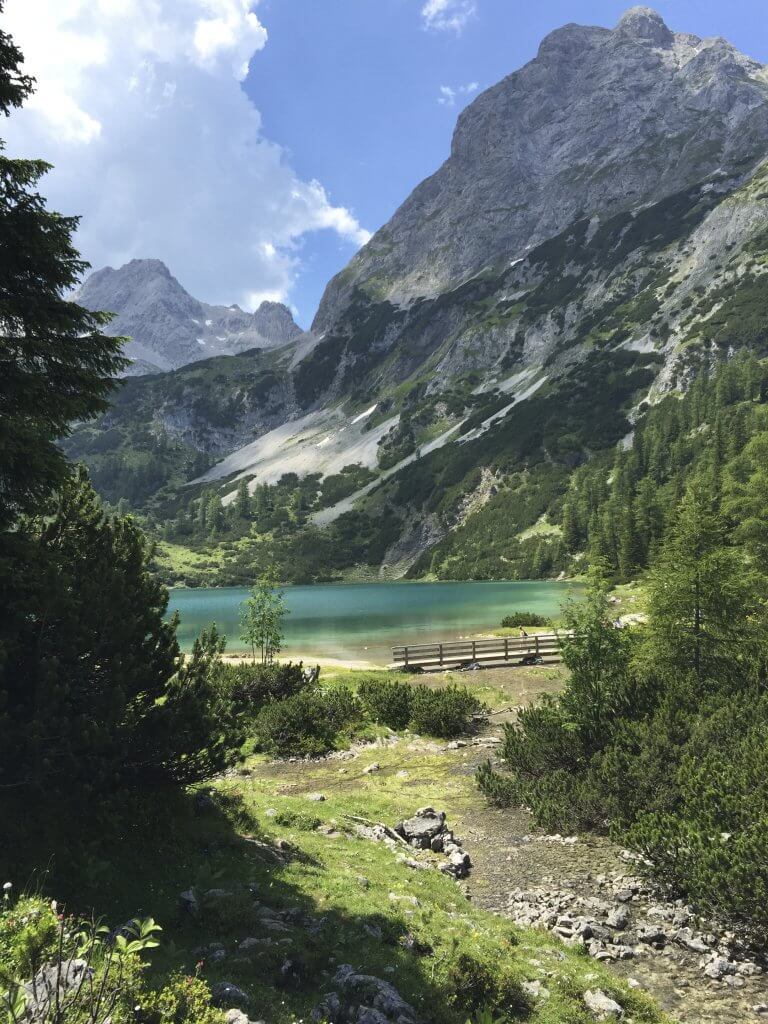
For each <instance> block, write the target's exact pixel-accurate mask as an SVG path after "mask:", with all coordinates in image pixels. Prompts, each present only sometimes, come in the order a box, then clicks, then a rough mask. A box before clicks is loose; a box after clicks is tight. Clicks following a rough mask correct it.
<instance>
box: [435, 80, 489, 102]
mask: <svg viewBox="0 0 768 1024" xmlns="http://www.w3.org/2000/svg"><path fill="white" fill-rule="evenodd" d="M479 88H480V83H479V82H468V83H467V84H466V85H457V86H456V87H455V88H454V87H453V86H450V85H441V86H440V94H439V95H438V97H437V102H438V103H440V104H441V105H442V106H444V107H455V106H456V101H457V100H458V99H461V97H462V96H471V95H472V94H473V93H476V92H477V90H478V89H479Z"/></svg>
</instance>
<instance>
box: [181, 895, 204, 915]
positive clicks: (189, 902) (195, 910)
mask: <svg viewBox="0 0 768 1024" xmlns="http://www.w3.org/2000/svg"><path fill="white" fill-rule="evenodd" d="M178 905H179V913H181V914H183V915H185V916H187V917H197V916H198V915H199V914H200V903H199V901H198V899H197V895H196V893H195V890H194V889H185V890H184V892H181V893H179V904H178Z"/></svg>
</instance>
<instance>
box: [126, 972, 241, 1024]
mask: <svg viewBox="0 0 768 1024" xmlns="http://www.w3.org/2000/svg"><path fill="white" fill-rule="evenodd" d="M139 1006H140V1007H141V1015H140V1019H141V1020H142V1021H145V1022H146V1024H223V1022H224V1020H225V1017H224V1014H223V1013H222V1012H221V1010H217V1009H216V1008H215V1007H213V1006H211V993H210V990H209V988H208V986H207V985H206V983H205V982H204V981H203V980H202V979H201V978H194V977H191V976H190V975H185V974H174V975H172V976H171V978H170V980H169V982H168V984H167V985H165V986H164V987H163V988H162V989H160V991H159V992H149V993H147V994H146V995H144V996H143V998H142V999H141V1001H140V1003H139Z"/></svg>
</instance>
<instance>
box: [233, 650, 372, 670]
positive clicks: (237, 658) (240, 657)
mask: <svg viewBox="0 0 768 1024" xmlns="http://www.w3.org/2000/svg"><path fill="white" fill-rule="evenodd" d="M223 660H224V661H225V662H226V663H227V664H228V665H242V664H243V663H246V662H250V661H252V658H251V656H250V655H249V654H247V653H246V652H245V651H239V652H233V653H232V654H225V655H224V657H223ZM275 660H276V661H279V662H282V663H287V662H289V661H292V662H294V663H295V662H297V661H302V662H303V663H304V665H305V666H313V665H319V666H320V667H321V668H346V669H356V670H362V671H376V670H379V671H380V670H381V669H385V668H386V667H387V666H386V664H384V663H383V662H381V663H377V662H373V661H363V660H362V659H358V658H325V657H322V656H320V655H315V654H291V655H290V656H288V655H284V656H281V657H279V658H276V659H275Z"/></svg>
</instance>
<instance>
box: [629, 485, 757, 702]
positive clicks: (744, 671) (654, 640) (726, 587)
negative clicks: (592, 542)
mask: <svg viewBox="0 0 768 1024" xmlns="http://www.w3.org/2000/svg"><path fill="white" fill-rule="evenodd" d="M764 589H765V588H764V582H763V580H762V579H761V578H760V577H759V576H758V575H757V574H756V573H755V572H753V571H750V570H749V569H748V568H747V566H745V564H744V559H743V557H742V555H741V553H740V552H739V551H738V550H736V549H733V548H729V547H727V545H726V524H725V521H724V519H723V516H722V514H721V513H720V511H719V509H718V500H717V495H716V493H715V489H714V487H713V484H712V481H711V479H710V480H707V479H705V478H702V477H699V478H697V479H694V480H693V481H692V482H691V483H690V485H689V486H688V488H687V490H686V492H685V495H684V497H683V499H682V501H681V503H680V506H679V508H678V510H677V515H676V519H675V523H674V525H673V527H672V529H671V531H670V532H669V535H668V537H667V538H666V540H665V542H664V545H663V548H662V550H661V553H660V555H659V558H658V560H657V561H656V563H655V564H654V566H653V567H652V570H651V574H650V587H649V600H648V608H649V628H648V636H647V640H646V644H645V651H644V653H645V657H646V658H647V660H648V662H649V664H651V665H652V666H653V668H654V669H655V670H661V671H662V672H667V673H670V674H675V673H680V672H685V671H688V672H690V673H691V674H692V675H693V676H694V677H695V679H696V680H697V681H698V683H702V682H703V681H704V680H717V681H718V682H719V683H721V684H722V683H724V682H725V681H727V680H734V681H740V682H743V681H744V680H746V679H748V678H750V676H751V675H752V674H753V673H754V670H755V667H756V666H758V665H760V664H762V659H763V646H764V644H765V641H766V637H767V636H768V634H767V633H766V619H765V607H764V604H763V597H764Z"/></svg>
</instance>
